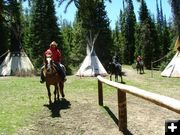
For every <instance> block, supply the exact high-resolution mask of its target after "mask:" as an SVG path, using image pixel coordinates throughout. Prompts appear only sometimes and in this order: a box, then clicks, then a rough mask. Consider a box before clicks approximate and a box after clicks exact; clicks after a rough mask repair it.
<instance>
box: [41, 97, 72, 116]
mask: <svg viewBox="0 0 180 135" xmlns="http://www.w3.org/2000/svg"><path fill="white" fill-rule="evenodd" d="M44 106H45V107H47V108H48V109H49V110H51V113H52V114H51V117H53V118H54V117H61V114H60V111H61V110H63V109H69V108H70V106H71V103H70V102H69V101H68V100H66V99H65V98H62V99H60V100H58V101H56V102H54V103H52V104H51V105H49V104H45V105H44Z"/></svg>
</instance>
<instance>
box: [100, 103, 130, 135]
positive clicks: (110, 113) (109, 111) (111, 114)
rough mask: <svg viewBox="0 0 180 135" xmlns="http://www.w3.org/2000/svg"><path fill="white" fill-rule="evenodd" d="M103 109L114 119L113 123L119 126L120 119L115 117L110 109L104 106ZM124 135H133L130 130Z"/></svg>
mask: <svg viewBox="0 0 180 135" xmlns="http://www.w3.org/2000/svg"><path fill="white" fill-rule="evenodd" d="M103 108H104V109H105V110H106V111H107V113H108V114H109V115H110V117H111V118H112V119H113V121H114V122H115V124H116V125H117V126H118V119H117V117H116V116H115V115H114V113H113V112H112V111H111V110H110V109H109V107H107V106H103ZM123 134H124V135H133V134H132V133H131V132H130V131H129V130H128V129H127V130H126V131H124V132H123Z"/></svg>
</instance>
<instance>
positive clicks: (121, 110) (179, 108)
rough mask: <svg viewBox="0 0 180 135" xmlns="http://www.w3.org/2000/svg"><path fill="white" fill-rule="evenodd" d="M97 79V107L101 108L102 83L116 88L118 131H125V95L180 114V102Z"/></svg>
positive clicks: (101, 78) (100, 78)
mask: <svg viewBox="0 0 180 135" xmlns="http://www.w3.org/2000/svg"><path fill="white" fill-rule="evenodd" d="M97 79H98V102H99V105H101V106H103V85H102V84H103V83H104V84H107V85H109V86H112V87H114V88H117V95H118V126H119V130H120V131H126V130H127V107H126V106H127V104H126V93H129V94H132V95H134V96H136V97H140V98H142V99H145V100H147V101H150V102H152V103H154V104H157V105H159V106H161V107H164V108H167V109H169V110H171V111H174V112H176V113H179V114H180V100H177V99H174V98H170V97H167V96H163V95H160V94H155V93H152V92H148V91H145V90H143V89H139V88H136V87H134V86H129V85H125V84H120V83H116V82H112V81H109V80H107V79H104V78H103V77H101V76H97Z"/></svg>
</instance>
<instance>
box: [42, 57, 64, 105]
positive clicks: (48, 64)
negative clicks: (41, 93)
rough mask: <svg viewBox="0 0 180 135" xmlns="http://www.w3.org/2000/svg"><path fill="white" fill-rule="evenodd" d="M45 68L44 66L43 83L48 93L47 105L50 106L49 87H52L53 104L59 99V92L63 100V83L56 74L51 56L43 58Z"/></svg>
mask: <svg viewBox="0 0 180 135" xmlns="http://www.w3.org/2000/svg"><path fill="white" fill-rule="evenodd" d="M44 61H45V66H44V70H43V73H44V76H45V83H46V88H47V91H48V97H49V104H52V101H51V91H50V85H54V88H55V89H54V102H55V101H56V100H60V99H59V92H60V93H61V96H62V97H63V98H64V97H65V95H64V82H63V81H62V79H61V76H60V75H59V74H58V71H57V67H56V65H55V64H54V62H53V60H52V59H51V56H45V58H44Z"/></svg>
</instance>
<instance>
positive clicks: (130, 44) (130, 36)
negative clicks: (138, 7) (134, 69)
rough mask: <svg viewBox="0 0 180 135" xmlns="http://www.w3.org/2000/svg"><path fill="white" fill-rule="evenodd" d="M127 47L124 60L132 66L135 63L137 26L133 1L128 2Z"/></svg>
mask: <svg viewBox="0 0 180 135" xmlns="http://www.w3.org/2000/svg"><path fill="white" fill-rule="evenodd" d="M125 12H126V18H125V22H126V23H125V33H124V36H125V37H124V38H125V41H126V42H125V45H124V58H125V59H124V60H125V63H126V64H132V63H133V62H134V52H135V37H134V34H135V25H136V17H135V13H134V7H133V3H132V0H128V1H127V7H126V9H125Z"/></svg>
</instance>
